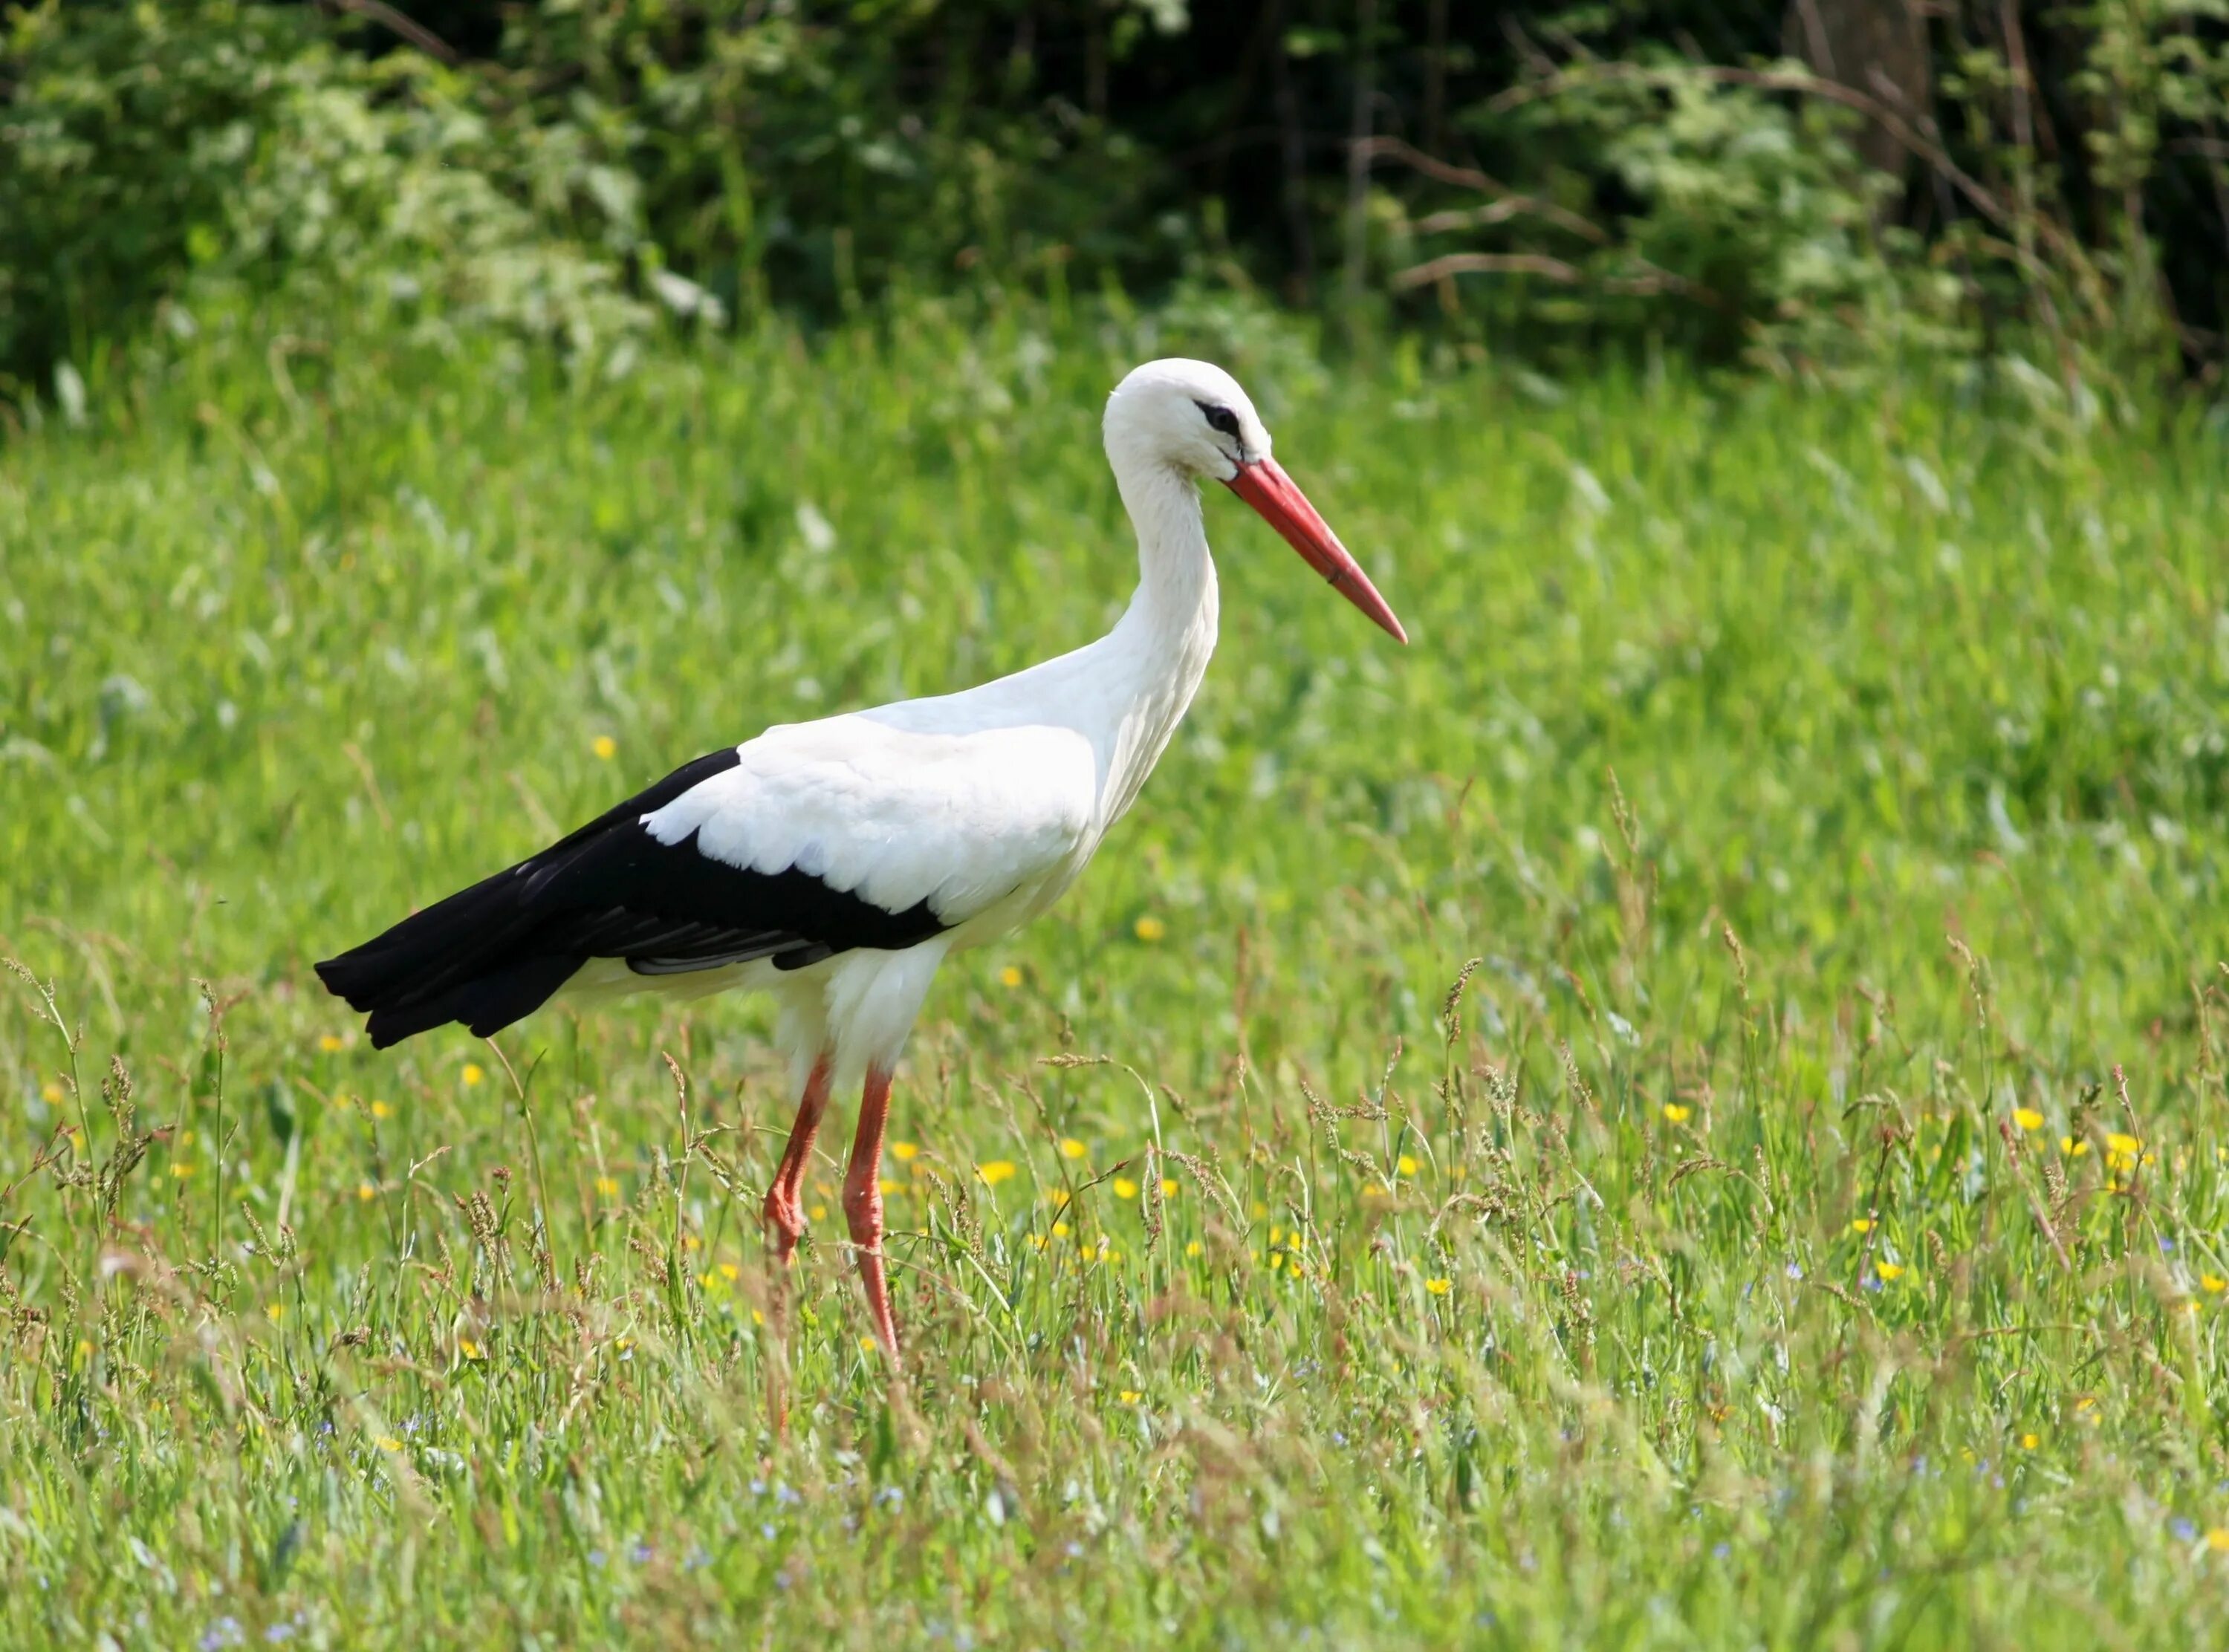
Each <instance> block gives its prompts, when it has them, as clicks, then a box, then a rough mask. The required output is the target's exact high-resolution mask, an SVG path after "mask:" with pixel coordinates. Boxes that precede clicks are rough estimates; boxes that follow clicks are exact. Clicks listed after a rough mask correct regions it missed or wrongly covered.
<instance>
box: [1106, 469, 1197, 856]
mask: <svg viewBox="0 0 2229 1652" xmlns="http://www.w3.org/2000/svg"><path fill="white" fill-rule="evenodd" d="M1108 457H1109V458H1110V459H1112V460H1113V462H1114V481H1115V484H1116V486H1117V487H1119V488H1120V489H1121V493H1122V503H1123V505H1124V507H1125V508H1126V509H1127V510H1128V511H1129V513H1130V521H1131V523H1132V525H1133V526H1134V528H1136V529H1137V532H1138V589H1137V592H1136V593H1135V594H1134V595H1133V596H1132V597H1131V599H1130V605H1129V607H1128V608H1127V610H1126V611H1124V612H1123V615H1122V618H1121V619H1120V620H1118V621H1116V622H1115V625H1114V630H1113V631H1109V632H1108V634H1107V635H1106V636H1105V637H1102V638H1101V639H1100V640H1099V641H1098V642H1097V643H1095V644H1092V646H1091V647H1089V649H1086V650H1082V652H1083V653H1084V654H1085V655H1087V656H1091V665H1090V672H1091V675H1092V676H1094V677H1095V678H1097V679H1098V683H1097V687H1098V689H1099V692H1098V693H1097V694H1096V695H1094V696H1093V698H1094V699H1095V700H1096V701H1098V702H1099V703H1098V705H1097V706H1095V708H1093V710H1094V711H1095V712H1096V713H1097V714H1098V716H1099V717H1100V718H1103V719H1104V721H1103V723H1102V727H1101V728H1098V729H1094V730H1093V731H1091V732H1092V733H1094V734H1095V735H1096V736H1098V737H1099V738H1100V739H1101V740H1102V746H1101V749H1102V751H1103V752H1106V753H1107V754H1108V755H1107V759H1106V761H1107V765H1108V766H1107V778H1106V781H1105V783H1104V785H1103V787H1102V792H1101V797H1102V812H1101V818H1102V824H1105V825H1111V824H1113V823H1114V821H1115V820H1116V819H1117V818H1119V817H1120V816H1121V814H1122V813H1123V811H1124V810H1127V809H1128V808H1129V806H1130V804H1132V803H1133V802H1134V801H1135V799H1136V797H1137V795H1138V790H1139V788H1140V786H1142V785H1144V784H1145V782H1146V777H1147V775H1148V774H1149V773H1151V772H1153V765H1154V764H1155V763H1156V762H1157V761H1159V759H1160V755H1161V753H1162V752H1164V751H1165V750H1166V749H1167V747H1168V743H1169V737H1170V736H1171V735H1172V734H1173V733H1176V727H1177V725H1178V723H1179V722H1181V721H1182V720H1183V719H1184V714H1185V709H1186V708H1188V707H1190V706H1191V704H1192V696H1193V695H1195V694H1197V693H1198V691H1199V684H1200V679H1201V678H1202V677H1204V676H1206V674H1207V662H1208V658H1209V656H1211V655H1212V654H1213V653H1214V652H1215V628H1216V617H1217V605H1216V589H1215V560H1214V559H1213V558H1212V557H1211V556H1210V555H1209V554H1208V550H1207V528H1206V524H1205V522H1204V521H1203V520H1202V518H1201V515H1200V504H1199V489H1198V485H1197V484H1196V483H1193V481H1192V479H1191V478H1190V477H1186V476H1184V475H1182V474H1180V473H1179V472H1178V471H1175V470H1173V469H1172V468H1171V467H1169V466H1168V465H1166V464H1156V463H1153V462H1151V461H1142V462H1141V461H1138V460H1135V459H1133V458H1132V457H1131V456H1129V455H1127V454H1121V453H1110V454H1109V455H1108Z"/></svg>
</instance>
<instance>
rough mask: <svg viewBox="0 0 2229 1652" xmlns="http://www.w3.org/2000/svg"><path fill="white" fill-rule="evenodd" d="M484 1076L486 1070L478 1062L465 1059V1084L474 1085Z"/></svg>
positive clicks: (485, 1075)
mask: <svg viewBox="0 0 2229 1652" xmlns="http://www.w3.org/2000/svg"><path fill="white" fill-rule="evenodd" d="M486 1077H487V1073H486V1071H485V1069H484V1068H483V1067H482V1066H480V1064H479V1062H477V1061H467V1062H466V1063H465V1083H466V1085H467V1086H470V1085H476V1084H478V1083H479V1081H480V1080H481V1079H485V1078H486Z"/></svg>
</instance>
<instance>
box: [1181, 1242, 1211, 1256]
mask: <svg viewBox="0 0 2229 1652" xmlns="http://www.w3.org/2000/svg"><path fill="white" fill-rule="evenodd" d="M1206 1249H1207V1246H1205V1245H1202V1244H1201V1243H1200V1242H1199V1241H1198V1239H1193V1240H1192V1241H1191V1242H1190V1243H1189V1244H1187V1245H1185V1255H1186V1256H1198V1255H1200V1254H1201V1253H1202V1252H1204V1251H1205V1250H1206Z"/></svg>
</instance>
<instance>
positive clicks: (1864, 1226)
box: [1850, 1216, 1873, 1233]
mask: <svg viewBox="0 0 2229 1652" xmlns="http://www.w3.org/2000/svg"><path fill="white" fill-rule="evenodd" d="M1872 1231H1873V1225H1872V1219H1871V1218H1870V1217H1866V1216H1860V1217H1858V1218H1857V1219H1856V1220H1853V1221H1852V1222H1851V1224H1850V1232H1852V1233H1872Z"/></svg>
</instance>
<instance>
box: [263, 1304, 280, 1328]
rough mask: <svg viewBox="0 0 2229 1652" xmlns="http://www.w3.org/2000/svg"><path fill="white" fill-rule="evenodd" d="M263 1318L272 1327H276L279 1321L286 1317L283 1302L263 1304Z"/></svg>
mask: <svg viewBox="0 0 2229 1652" xmlns="http://www.w3.org/2000/svg"><path fill="white" fill-rule="evenodd" d="M263 1317H264V1318H266V1319H267V1320H269V1321H270V1322H272V1323H273V1325H276V1324H277V1323H278V1322H279V1321H280V1320H282V1319H284V1318H286V1303H283V1302H267V1303H264V1304H263Z"/></svg>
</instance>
